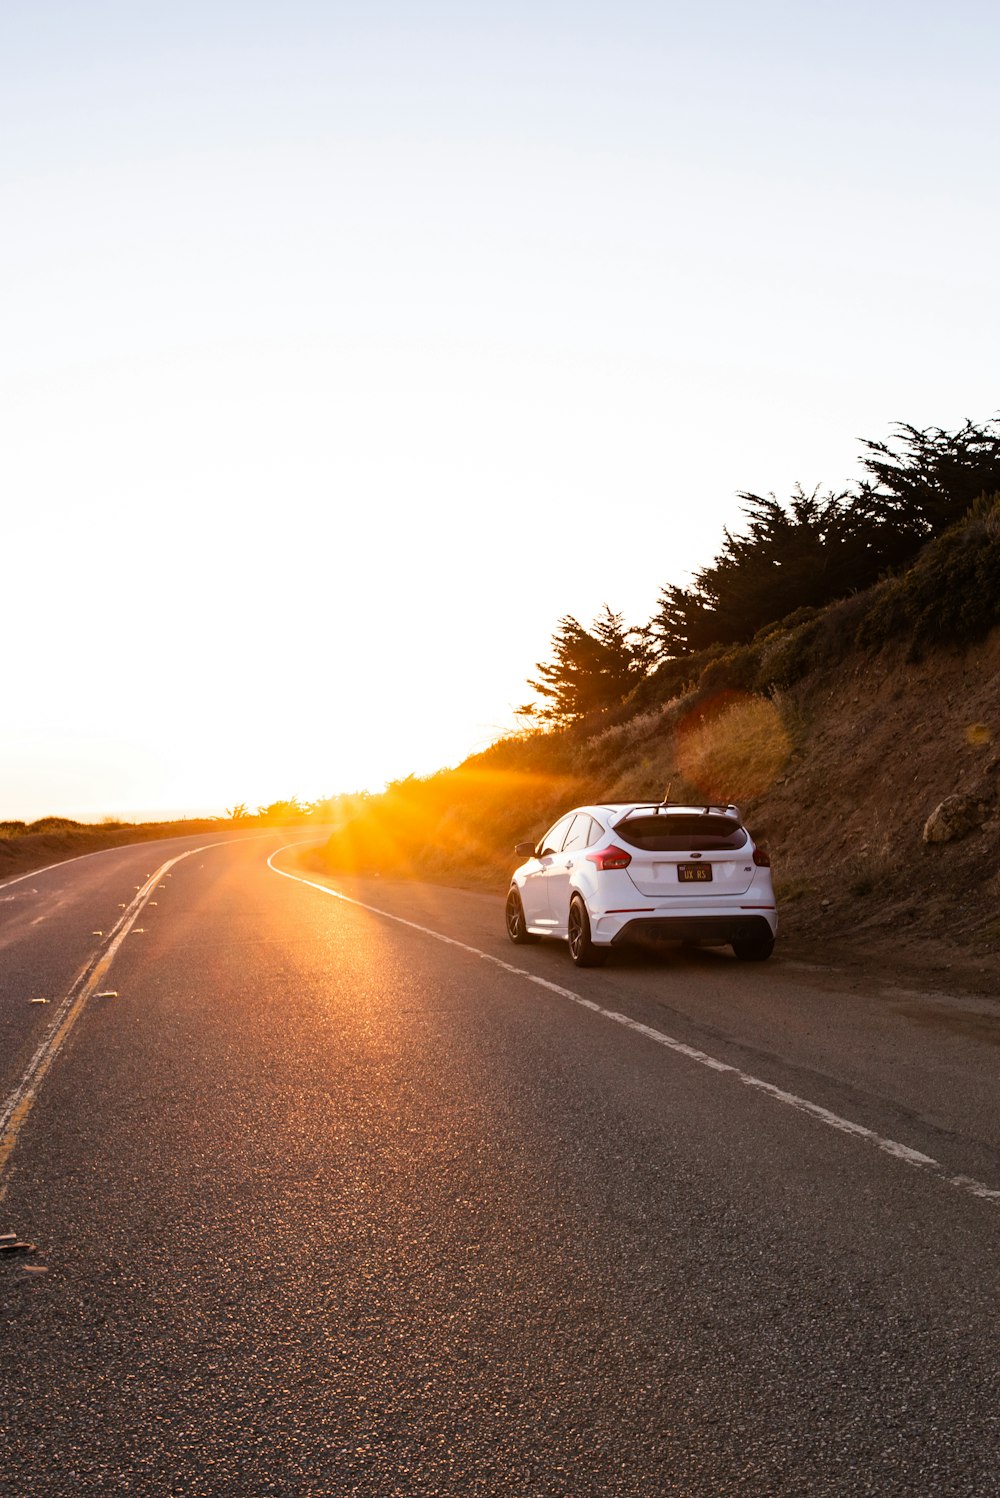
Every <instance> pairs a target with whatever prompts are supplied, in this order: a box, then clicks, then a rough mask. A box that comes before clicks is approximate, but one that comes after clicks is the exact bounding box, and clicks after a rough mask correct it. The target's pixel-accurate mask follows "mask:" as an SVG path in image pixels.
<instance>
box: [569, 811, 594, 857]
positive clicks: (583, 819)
mask: <svg viewBox="0 0 1000 1498" xmlns="http://www.w3.org/2000/svg"><path fill="white" fill-rule="evenodd" d="M592 827H593V818H592V817H588V816H587V814H586V813H585V812H582V811H578V812H577V814H576V816H575V817H574V818H573V826H572V827H571V828H570V833H569V837H568V838H567V839H566V841H565V842H564V843H563V848H562V850H563V852H564V853H569V852H570V850H571V849H574V848H581V849H582V848H589V847H590V844H591V842H592V840H593V832H592V831H591V829H592Z"/></svg>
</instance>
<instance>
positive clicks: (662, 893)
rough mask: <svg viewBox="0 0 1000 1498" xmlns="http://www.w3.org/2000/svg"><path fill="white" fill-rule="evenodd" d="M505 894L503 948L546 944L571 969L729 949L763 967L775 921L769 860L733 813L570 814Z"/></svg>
mask: <svg viewBox="0 0 1000 1498" xmlns="http://www.w3.org/2000/svg"><path fill="white" fill-rule="evenodd" d="M514 851H515V853H519V854H521V856H522V857H523V856H524V855H525V854H530V855H531V856H530V857H529V858H528V861H527V863H523V864H522V865H521V867H520V868H519V869H516V870H515V872H514V875H513V877H512V879H511V885H510V890H509V892H508V894H507V909H506V916H507V935H508V936H509V937H510V939H511V941H513V942H517V943H518V944H520V943H522V942H530V941H537V940H538V938H539V937H540V936H558V937H561V938H562V939H563V940H564V941H568V942H569V950H570V955H571V957H572V958H573V961H574V962H575V963H576V964H577V966H578V967H599V966H600V965H601V964H602V963H603V962H604V960H605V958H606V957H607V955H608V952H609V951H610V949H611V948H612V947H615V946H619V945H621V944H622V943H624V942H628V941H634V940H642V939H644V938H646V939H651V940H656V941H680V942H684V943H688V944H690V945H692V946H701V947H721V946H727V945H728V946H731V947H732V949H733V951H734V952H735V953H736V956H737V957H740V958H743V959H744V960H745V961H750V962H763V961H764V960H765V958H768V957H770V955H771V952H772V951H773V949H774V939H775V936H776V935H777V931H778V912H777V908H776V906H775V901H774V889H773V886H772V884H771V867H770V859H769V858H768V855H767V853H766V852H765V850H764V849H763V848H759V847H757V846H756V845H755V844H754V841H753V839H752V838H751V836H750V834H749V833H748V832H747V830H746V828H745V827H744V826H743V823H742V820H741V818H740V813H739V809H738V808H737V807H735V806H677V805H674V804H673V803H672V802H664V803H662V804H659V805H649V804H638V803H633V802H627V803H615V804H611V805H607V806H580V807H577V808H576V809H575V810H573V811H571V812H567V814H566V815H565V816H564V817H561V818H560V819H559V821H558V822H556V824H555V826H554V827H550V828H549V830H548V832H547V833H546V834H545V836H544V837H543V838H542V839H541V841H540V842H539V843H537V844H532V843H518V844H517V846H516V847H515V849H514Z"/></svg>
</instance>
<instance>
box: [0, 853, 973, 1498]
mask: <svg viewBox="0 0 1000 1498" xmlns="http://www.w3.org/2000/svg"><path fill="white" fill-rule="evenodd" d="M221 836H222V835H221V834H220V838H221ZM290 836H291V834H285V835H284V836H283V837H276V836H270V835H268V836H264V837H253V838H248V837H243V838H240V839H239V840H235V841H229V842H221V843H219V839H213V838H211V837H202V838H200V839H199V838H189V839H186V840H184V841H183V842H181V841H178V842H175V843H157V844H149V843H147V844H143V845H141V846H138V847H135V848H129V849H115V850H112V851H109V852H106V853H102V854H96V855H93V856H89V857H86V858H82V859H78V860H76V861H74V862H72V863H68V864H65V865H61V866H59V867H58V868H55V869H51V870H48V871H46V872H41V873H36V874H33V875H29V876H28V877H27V878H24V879H21V880H18V881H16V882H8V883H7V884H4V885H0V1084H2V1086H0V1103H2V1106H3V1107H4V1114H3V1120H4V1122H3V1134H2V1141H3V1142H2V1145H0V1162H2V1163H0V1192H2V1198H0V1232H2V1231H4V1230H7V1231H10V1232H15V1233H17V1234H19V1235H20V1237H21V1239H22V1240H27V1241H30V1242H32V1243H34V1244H35V1245H36V1246H37V1247H36V1251H35V1252H34V1253H32V1254H30V1255H25V1254H18V1253H13V1254H3V1255H0V1302H2V1307H3V1309H2V1323H0V1327H2V1341H0V1346H2V1349H3V1380H4V1382H3V1395H2V1405H0V1411H2V1413H0V1475H2V1483H3V1490H4V1492H9V1493H11V1494H12V1495H17V1498H22V1495H23V1498H28V1495H36V1494H37V1495H45V1498H59V1495H62V1494H78V1493H89V1492H93V1493H101V1494H130V1495H131V1494H151V1495H153V1494H183V1495H192V1498H194V1495H215V1494H220V1495H221V1494H225V1495H230V1494H237V1495H241V1494H246V1495H253V1498H257V1495H264V1494H289V1495H293V1494H294V1495H297V1494H302V1495H306V1494H309V1495H324V1498H326V1495H328V1498H348V1495H363V1498H397V1495H398V1498H425V1495H427V1498H429V1495H456V1498H457V1495H463V1498H477V1495H484V1498H485V1495H500V1494H504V1495H515V1498H518V1495H525V1498H531V1495H558V1498H590V1495H622V1498H625V1495H649V1498H653V1495H656V1498H659V1495H665V1494H677V1495H686V1498H695V1495H696V1498H702V1495H704V1498H723V1495H729V1494H739V1495H744V1494H745V1495H754V1498H764V1495H768V1498H770V1495H776V1498H777V1495H780V1498H785V1495H795V1498H797V1495H807V1494H808V1495H829V1498H834V1495H836V1498H853V1495H861V1494H872V1495H878V1498H892V1495H897V1494H900V1495H902V1494H907V1495H910V1494H912V1495H915V1498H917V1495H919V1498H945V1495H958V1494H961V1495H968V1498H973V1495H974V1498H989V1495H994V1494H997V1495H1000V1371H998V1347H1000V1336H998V1332H1000V1297H998V1292H1000V1110H998V1108H997V1097H998V1085H997V1083H998V1069H1000V1068H998V1060H1000V1049H998V1047H997V1044H996V1037H997V1006H996V1005H991V1004H990V1002H988V1001H985V1000H962V999H960V998H957V997H955V996H952V995H948V994H946V993H937V994H935V993H929V992H923V991H921V992H914V991H908V990H907V989H905V988H904V987H891V986H889V987H887V986H886V985H885V984H884V982H883V983H882V984H881V986H880V985H878V984H876V983H875V982H874V981H873V980H871V979H870V978H867V977H866V976H865V975H864V974H863V973H859V972H857V971H853V972H848V971H844V972H837V971H834V970H830V969H828V968H824V967H821V966H820V965H818V964H809V963H804V962H801V961H800V962H797V963H793V962H791V961H789V960H788V959H787V958H782V957H781V955H780V951H781V949H780V945H779V949H778V955H776V957H775V959H774V960H773V961H772V962H771V963H769V964H764V965H752V964H751V965H746V964H739V963H737V962H735V961H734V960H733V959H732V958H731V956H730V955H729V954H728V953H725V952H719V953H715V952H712V953H709V952H704V953H694V954H681V953H679V952H667V953H666V954H663V955H660V956H653V955H631V956H617V957H615V958H613V959H612V962H611V963H610V964H609V966H608V967H607V968H605V969H603V970H599V971H588V972H582V971H577V970H575V969H574V968H573V967H572V965H571V963H570V962H569V959H568V956H567V954H566V951H565V948H564V947H561V946H558V945H549V944H541V945H538V946H532V947H526V948H515V947H512V946H511V945H510V944H509V943H508V942H507V940H506V938H505V936H504V934H503V922H502V902H501V901H500V900H499V899H498V898H496V897H493V896H489V895H483V894H473V893H460V892H455V891H446V890H443V889H440V888H434V887H431V886H426V885H419V884H414V885H403V884H387V883H381V882H380V881H377V880H367V881H362V880H355V881H333V880H327V881H324V880H323V879H321V878H320V877H319V876H316V875H312V874H308V873H306V872H304V871H303V870H302V869H301V868H299V867H298V866H297V864H296V862H295V852H294V850H286V851H284V852H277V853H276V851H275V850H276V849H278V847H279V846H280V844H281V843H287V842H288V840H289V837H290ZM212 842H216V843H219V845H217V846H208V844H210V843H212ZM192 850H193V851H192ZM272 854H274V855H275V856H274V857H272V856H271V855H272ZM288 875H296V876H297V877H288ZM334 890H336V891H339V895H338V894H337V893H334V892H333V891H334ZM345 895H346V896H348V897H349V898H347V899H345V898H343V897H342V896H345ZM109 959H110V960H109ZM41 998H45V999H47V1000H48V1002H47V1003H45V1004H42V1003H37V1002H34V1003H33V1002H32V1000H38V999H41ZM4 1100H5V1101H4Z"/></svg>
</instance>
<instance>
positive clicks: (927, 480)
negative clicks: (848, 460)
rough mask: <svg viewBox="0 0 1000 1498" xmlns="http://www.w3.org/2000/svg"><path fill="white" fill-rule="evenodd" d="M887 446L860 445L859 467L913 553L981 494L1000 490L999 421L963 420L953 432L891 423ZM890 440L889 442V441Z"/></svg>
mask: <svg viewBox="0 0 1000 1498" xmlns="http://www.w3.org/2000/svg"><path fill="white" fill-rule="evenodd" d="M895 433H896V436H895V442H896V445H897V450H895V451H894V450H893V448H892V447H891V446H890V443H889V442H867V441H866V442H863V443H862V446H863V447H865V448H866V449H867V453H868V455H867V457H863V458H862V460H861V462H862V464H863V465H864V467H865V468H867V470H868V472H869V473H871V474H873V475H874V477H875V479H876V481H877V482H876V487H875V488H874V489H873V490H872V494H873V496H874V497H875V498H876V499H877V500H878V501H879V502H880V503H881V506H882V512H883V516H884V519H885V521H886V522H887V523H894V524H895V526H896V527H897V529H899V530H901V531H904V532H905V533H906V534H907V535H908V536H909V537H911V538H912V542H913V551H912V552H911V553H910V555H913V553H914V552H915V551H916V549H917V548H918V547H919V546H920V544H921V543H922V542H924V541H926V540H927V539H928V538H929V537H930V536H932V535H933V536H937V535H940V534H941V532H942V531H944V530H947V528H948V526H949V525H953V524H954V522H955V521H956V520H961V518H962V516H963V515H965V514H966V513H967V511H968V510H969V509H970V508H971V506H972V505H973V504H974V503H975V501H976V500H977V499H979V497H980V496H981V495H983V494H995V493H996V492H997V491H998V490H1000V419H998V418H994V419H993V420H991V421H987V422H985V423H984V424H983V425H982V426H975V425H974V424H973V423H972V422H971V421H969V420H968V419H966V421H965V424H964V425H963V426H961V427H959V429H958V431H957V432H945V431H942V429H941V428H940V427H927V428H926V429H925V430H923V431H921V430H920V429H919V428H918V427H914V426H909V425H907V424H906V423H904V422H897V423H896V424H895ZM890 441H892V439H890Z"/></svg>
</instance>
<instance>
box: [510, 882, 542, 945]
mask: <svg viewBox="0 0 1000 1498" xmlns="http://www.w3.org/2000/svg"><path fill="white" fill-rule="evenodd" d="M505 914H506V920H507V935H508V936H509V937H510V939H511V941H512V942H514V944H515V945H516V946H518V947H526V946H527V945H528V943H529V942H531V941H537V940H538V937H537V936H536V935H535V933H534V932H533V931H529V930H528V926H527V923H526V921H525V919H524V906H523V905H522V904H521V896H520V895H519V894H518V892H517V890H516V889H512V890H511V891H510V894H509V895H508V896H507V909H506V912H505Z"/></svg>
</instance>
